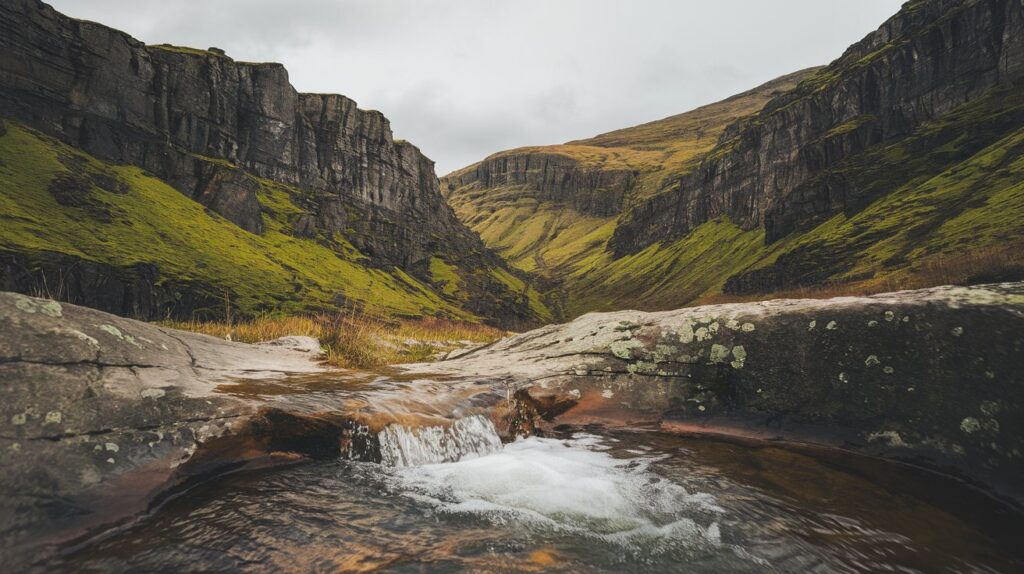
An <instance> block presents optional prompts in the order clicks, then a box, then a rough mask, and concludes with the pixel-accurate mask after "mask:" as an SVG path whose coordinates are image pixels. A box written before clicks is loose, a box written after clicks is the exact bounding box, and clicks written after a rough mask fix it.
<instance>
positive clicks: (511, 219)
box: [442, 70, 812, 283]
mask: <svg viewBox="0 0 1024 574" xmlns="http://www.w3.org/2000/svg"><path fill="white" fill-rule="evenodd" d="M811 72H812V71H811V70H804V71H801V72H797V73H795V74H791V75H788V76H784V77H782V78H779V79H777V80H774V81H772V82H768V83H767V84H764V85H763V86H759V87H757V88H755V89H753V90H751V91H749V92H745V93H742V94H739V95H736V96H733V97H731V98H729V99H727V100H724V101H722V102H718V103H715V104H711V105H708V106H704V107H702V108H699V109H696V110H693V111H691V112H687V113H684V114H679V115H676V116H672V117H669V118H665V119H662V120H658V121H655V122H650V123H648V124H644V125H641V126H636V127H632V128H627V129H623V130H617V131H614V132H609V133H607V134H601V135H599V136H596V137H593V138H590V139H586V140H578V141H572V142H569V143H566V144H562V145H553V146H542V147H528V148H519V149H513V150H508V151H504V152H499V153H497V154H494V155H492V156H490V157H488V158H486V159H485V160H483V161H481V162H479V163H477V164H474V165H471V166H469V167H466V168H463V169H461V170H458V171H456V172H454V173H451V174H449V175H447V176H445V177H444V178H443V179H442V191H443V192H444V193H445V194H446V196H447V198H448V201H449V202H450V203H451V204H452V206H454V207H455V211H456V213H457V214H458V215H459V217H460V218H461V219H462V221H463V222H464V223H466V224H467V225H469V226H470V227H472V228H473V229H474V230H475V231H477V232H479V233H480V235H481V236H482V237H483V238H484V241H485V242H486V243H487V245H488V246H489V247H492V248H494V249H497V250H498V251H499V252H500V253H501V254H502V255H504V256H505V257H507V258H508V260H509V261H510V262H512V264H513V265H515V266H517V267H519V268H521V269H523V270H527V271H537V272H540V273H542V274H543V275H544V276H545V277H546V278H548V279H550V280H553V281H556V282H558V283H562V282H565V281H570V282H571V274H572V273H573V272H574V271H577V270H578V269H579V268H580V266H581V265H582V266H585V265H586V262H588V261H591V260H592V259H593V257H595V256H597V255H599V254H600V253H601V252H602V251H603V250H604V247H605V242H606V241H607V239H608V237H609V235H610V233H611V230H612V228H613V226H614V221H615V219H616V218H617V217H618V216H619V215H620V214H621V213H622V212H623V210H625V209H627V208H628V206H630V205H631V204H633V203H636V202H637V201H639V200H641V199H642V198H645V197H649V196H650V195H652V194H654V193H656V192H657V191H658V190H659V189H661V187H662V186H663V185H664V184H665V182H666V181H668V182H671V181H674V176H678V174H679V173H683V172H685V171H687V170H688V169H692V167H693V166H694V165H695V161H694V160H695V158H697V157H699V156H700V155H701V154H702V153H704V152H706V151H707V150H708V149H710V148H711V147H712V146H713V145H714V144H715V142H716V141H717V139H718V136H719V134H721V132H722V130H724V129H725V128H726V126H728V125H729V124H730V123H732V122H734V121H735V120H736V119H737V118H739V117H742V116H744V115H748V114H750V113H753V112H755V111H757V110H759V109H760V108H761V106H763V105H764V104H765V103H766V102H768V101H769V100H770V99H771V98H772V97H773V96H775V95H778V94H779V93H782V92H783V91H785V90H788V89H790V88H792V87H794V86H795V85H796V83H797V82H798V81H799V79H801V78H804V77H806V76H807V75H808V74H810V73H811Z"/></svg>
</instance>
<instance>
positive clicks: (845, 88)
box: [611, 0, 1024, 255]
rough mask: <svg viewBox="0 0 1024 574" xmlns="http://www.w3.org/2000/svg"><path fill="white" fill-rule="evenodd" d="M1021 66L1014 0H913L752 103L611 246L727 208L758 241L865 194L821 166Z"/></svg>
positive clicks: (934, 114)
mask: <svg viewBox="0 0 1024 574" xmlns="http://www.w3.org/2000/svg"><path fill="white" fill-rule="evenodd" d="M1022 77H1024V3H1022V2H1021V1H1020V0H917V1H913V2H908V3H906V4H904V6H903V8H902V9H901V11H900V12H899V13H898V14H896V15H895V16H893V17H892V18H890V19H889V20H888V21H886V22H885V23H884V24H883V25H882V26H881V27H880V28H879V29H878V30H877V31H875V32H873V33H872V34H870V35H868V36H867V37H866V38H864V39H863V40H861V41H860V42H858V43H857V44H854V45H853V46H851V47H850V48H849V49H848V50H847V51H846V53H844V54H843V56H842V57H840V58H839V59H838V60H836V61H835V62H833V63H832V64H831V65H829V66H828V67H827V68H825V69H823V70H822V71H820V72H818V73H817V74H816V75H815V76H813V77H811V78H810V79H808V80H805V81H803V82H802V83H801V84H800V85H799V86H798V87H797V88H796V89H794V90H792V91H790V92H787V93H785V94H783V95H781V96H778V97H777V98H775V99H774V100H772V101H771V102H770V103H769V104H768V105H767V106H765V108H764V109H763V110H762V111H761V112H759V113H758V114H756V115H754V116H751V117H750V118H746V119H744V120H741V121H739V122H737V123H736V124H734V125H732V126H731V127H730V128H729V129H727V130H726V132H725V133H724V134H723V135H722V137H721V139H720V141H719V144H718V145H717V147H716V148H715V149H714V150H712V151H711V152H710V153H709V154H708V156H707V157H706V158H705V159H704V160H703V161H702V162H701V164H700V166H699V167H698V168H697V169H696V170H695V171H694V172H692V173H690V174H688V175H686V176H684V177H682V178H681V180H680V181H679V185H678V186H677V187H676V188H674V189H673V190H672V191H670V192H666V193H663V194H661V195H659V196H656V197H654V198H651V199H650V200H648V201H647V202H645V203H643V204H641V205H639V206H637V207H636V209H634V210H633V211H631V212H630V213H629V215H628V216H627V217H626V218H624V221H623V222H622V224H621V225H620V226H619V227H618V229H616V232H615V235H614V237H613V238H612V241H611V245H612V248H613V250H614V251H615V253H616V254H617V255H624V254H628V253H633V252H636V251H639V250H641V249H643V248H644V247H646V246H647V245H650V244H652V243H655V242H658V241H663V240H670V239H674V238H677V237H681V236H684V235H685V234H687V233H688V232H689V231H690V230H692V229H694V228H695V227H697V226H698V225H700V224H701V223H704V222H706V221H708V220H710V219H712V218H715V217H718V216H721V215H726V216H728V217H730V218H731V219H732V220H733V221H734V222H736V223H737V224H739V225H741V226H742V227H743V228H745V229H754V228H757V227H763V228H765V230H766V237H767V240H768V241H769V242H772V241H775V240H777V239H779V238H780V237H783V236H785V235H787V234H789V233H791V232H792V231H794V230H796V229H799V228H801V227H802V226H804V225H808V224H810V223H812V222H814V221H820V218H821V217H823V216H828V215H830V214H834V213H837V212H838V211H840V210H843V209H846V208H848V207H851V206H856V205H858V204H859V203H861V202H864V201H865V200H867V199H869V198H866V197H863V196H862V193H861V190H860V189H858V187H857V186H856V185H855V184H853V183H852V182H850V181H849V180H848V179H847V178H844V177H842V176H841V175H837V176H835V177H832V176H830V175H829V168H831V167H833V166H836V165H837V164H839V163H840V162H842V161H843V160H845V159H847V158H849V157H851V156H853V155H855V154H857V153H859V152H861V151H864V150H866V149H867V148H869V147H870V146H873V145H875V144H879V143H883V142H887V141H892V140H895V139H898V138H900V137H903V136H906V135H908V134H910V133H911V132H912V131H913V130H915V129H916V128H918V127H919V126H921V125H922V124H923V123H925V122H928V121H929V120H933V119H936V118H939V117H941V116H942V115H943V114H945V113H947V112H949V111H951V110H953V109H954V108H956V107H957V106H960V105H962V104H964V103H966V102H968V101H970V100H972V99H975V98H977V97H979V96H981V95H983V94H984V93H985V92H987V91H989V90H991V89H992V88H994V87H997V86H1006V85H1012V84H1013V83H1015V82H1020V81H1021V78H1022Z"/></svg>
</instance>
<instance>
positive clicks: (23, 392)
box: [0, 293, 324, 554]
mask: <svg viewBox="0 0 1024 574" xmlns="http://www.w3.org/2000/svg"><path fill="white" fill-rule="evenodd" d="M319 348H320V346H319V343H318V342H317V341H316V340H315V339H310V338H308V337H290V338H288V339H286V340H280V341H275V342H272V343H268V344H260V345H246V344H242V343H232V342H229V341H224V340H220V339H217V338H214V337H208V336H205V335H198V334H193V333H186V332H181V331H175V330H171V329H165V328H162V327H160V326H157V325H153V324H147V323H141V322H138V321H133V320H130V319H123V318H119V317H116V316H113V315H109V314H107V313H103V312H99V311H95V310H92V309H87V308H83V307H77V306H74V305H67V304H64V305H62V304H60V303H57V302H54V301H48V300H43V299H35V298H31V297H26V296H24V295H18V294H13V293H0V452H2V453H3V461H4V463H3V466H2V468H0V490H2V492H3V494H4V495H3V496H2V497H0V553H3V554H7V553H8V551H11V552H14V551H15V550H16V549H18V548H20V547H22V546H23V544H25V543H27V542H30V541H31V542H33V543H37V542H40V541H41V540H43V539H46V540H60V539H64V538H67V537H73V536H75V535H78V534H80V533H82V532H84V531H85V530H86V529H88V528H89V527H91V526H95V525H98V524H103V523H106V522H109V521H110V520H115V519H117V518H119V517H123V516H126V515H129V514H131V513H133V512H138V511H141V510H144V509H145V508H146V506H147V505H148V504H150V503H152V502H153V500H154V497H156V496H158V495H159V494H160V493H162V492H164V491H166V489H167V488H168V487H169V486H171V485H174V484H176V483H180V482H184V481H186V480H188V479H189V478H190V477H194V476H196V475H197V474H201V473H202V472H204V471H205V470H206V469H207V467H208V466H211V465H210V464H204V462H203V461H201V460H195V459H194V457H193V454H194V453H195V452H196V449H197V445H199V444H204V443H206V444H210V443H215V442H216V440H215V439H217V438H219V437H224V436H232V435H245V436H252V431H253V429H252V426H253V421H254V420H256V418H257V416H258V415H259V413H260V407H261V405H260V403H259V402H258V401H255V400H246V399H244V398H239V397H235V396H230V395H226V394H222V393H216V392H215V389H216V387H217V386H218V385H220V384H222V383H225V382H237V381H245V380H267V379H274V378H277V377H281V376H283V375H293V374H296V373H315V372H319V371H322V370H323V369H324V367H322V366H321V365H320V364H318V362H317V360H318V359H319V355H320V352H319ZM259 446H260V445H255V446H254V447H253V448H252V449H250V452H245V451H244V450H245V449H244V448H242V447H240V446H239V445H237V444H235V445H233V446H232V448H233V449H234V452H232V453H231V456H225V457H224V458H223V460H224V461H227V460H230V461H232V462H235V463H239V462H242V461H246V460H259V459H261V458H263V457H266V456H269V454H268V453H267V449H261V448H258V447H259ZM186 463H187V464H186Z"/></svg>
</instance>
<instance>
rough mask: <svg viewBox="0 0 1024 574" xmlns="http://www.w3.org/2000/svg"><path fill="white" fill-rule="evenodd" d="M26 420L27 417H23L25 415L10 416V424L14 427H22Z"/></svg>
mask: <svg viewBox="0 0 1024 574" xmlns="http://www.w3.org/2000/svg"><path fill="white" fill-rule="evenodd" d="M27 418H28V417H26V416H25V413H17V414H15V415H12V416H11V424H12V425H15V426H20V425H23V424H25V421H26V420H27Z"/></svg>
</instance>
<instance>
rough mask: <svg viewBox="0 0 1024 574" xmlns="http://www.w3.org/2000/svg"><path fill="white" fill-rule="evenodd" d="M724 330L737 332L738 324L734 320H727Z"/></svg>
mask: <svg viewBox="0 0 1024 574" xmlns="http://www.w3.org/2000/svg"><path fill="white" fill-rule="evenodd" d="M725 328H726V329H729V330H730V331H737V330H739V328H740V322H739V321H737V320H736V319H729V320H728V321H726V322H725Z"/></svg>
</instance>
